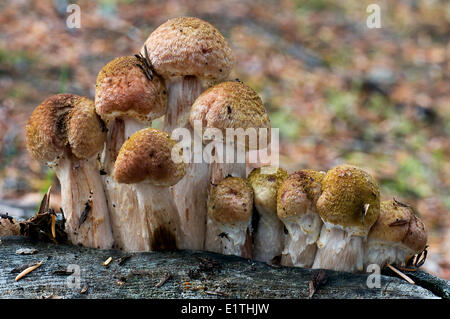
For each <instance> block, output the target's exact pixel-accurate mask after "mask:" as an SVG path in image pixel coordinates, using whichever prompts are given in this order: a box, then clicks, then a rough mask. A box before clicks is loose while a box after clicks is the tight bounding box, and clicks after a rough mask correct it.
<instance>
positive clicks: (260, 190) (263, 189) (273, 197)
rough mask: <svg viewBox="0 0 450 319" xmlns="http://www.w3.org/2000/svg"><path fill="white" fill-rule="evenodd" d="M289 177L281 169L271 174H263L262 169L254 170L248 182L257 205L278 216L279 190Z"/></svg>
mask: <svg viewBox="0 0 450 319" xmlns="http://www.w3.org/2000/svg"><path fill="white" fill-rule="evenodd" d="M287 176H288V173H287V172H286V171H285V170H284V169H282V168H280V167H279V168H277V170H276V171H275V172H274V173H271V174H263V172H262V170H261V168H260V167H258V168H255V169H254V170H252V172H251V173H250V174H249V175H248V181H249V183H250V185H251V186H252V188H253V193H254V196H255V205H257V206H262V207H265V208H266V210H268V211H270V212H271V213H273V214H274V215H276V214H277V192H278V188H279V187H280V185H281V183H282V182H283V181H284V180H285V179H286V178H287Z"/></svg>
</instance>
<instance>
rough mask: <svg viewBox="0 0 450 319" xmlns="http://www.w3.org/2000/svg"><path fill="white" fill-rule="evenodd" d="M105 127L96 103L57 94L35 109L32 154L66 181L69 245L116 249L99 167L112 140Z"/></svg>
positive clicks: (63, 183)
mask: <svg viewBox="0 0 450 319" xmlns="http://www.w3.org/2000/svg"><path fill="white" fill-rule="evenodd" d="M103 125H104V124H103V122H102V121H101V119H100V118H99V117H98V115H97V114H96V113H95V107H94V102H93V101H91V100H89V99H87V98H85V97H81V96H78V95H75V94H57V95H54V96H51V97H49V98H47V99H46V100H45V101H43V102H42V103H41V104H40V105H39V106H37V107H36V108H35V109H34V111H33V113H32V115H31V117H30V119H29V121H28V124H27V127H26V131H27V148H28V150H29V152H30V153H31V155H32V157H33V158H34V159H36V160H38V161H40V162H42V163H46V164H47V165H48V166H49V167H51V168H52V169H53V170H54V171H55V173H56V175H57V177H58V179H59V181H60V184H61V206H62V209H63V211H64V217H65V221H66V222H65V230H66V232H67V235H68V238H69V240H70V241H71V242H72V243H73V244H82V245H84V246H87V247H96V248H111V247H112V245H113V237H112V232H111V224H110V218H109V211H108V205H107V201H106V196H105V192H104V189H103V184H102V179H101V177H100V174H99V169H100V168H99V165H98V162H97V158H98V156H99V154H100V152H101V150H102V148H103V144H104V142H105V137H106V132H105V130H104V127H103Z"/></svg>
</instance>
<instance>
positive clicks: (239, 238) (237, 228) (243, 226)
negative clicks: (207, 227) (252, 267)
mask: <svg viewBox="0 0 450 319" xmlns="http://www.w3.org/2000/svg"><path fill="white" fill-rule="evenodd" d="M252 210H253V190H252V188H251V186H250V185H249V183H248V182H247V181H246V180H245V179H242V178H239V177H228V178H225V179H224V180H222V181H221V182H220V183H219V184H218V185H217V186H215V187H214V188H212V189H211V194H210V198H209V201H208V216H209V217H210V218H211V221H212V223H213V226H214V229H215V236H217V238H220V242H221V247H220V250H219V251H218V252H220V253H223V254H226V255H236V256H242V257H244V258H252V250H251V237H250V223H251V219H252V218H251V217H252Z"/></svg>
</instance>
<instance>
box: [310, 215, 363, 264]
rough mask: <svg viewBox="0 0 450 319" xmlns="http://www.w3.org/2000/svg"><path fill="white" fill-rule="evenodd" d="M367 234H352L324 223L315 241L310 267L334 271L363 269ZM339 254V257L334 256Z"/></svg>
mask: <svg viewBox="0 0 450 319" xmlns="http://www.w3.org/2000/svg"><path fill="white" fill-rule="evenodd" d="M366 236H367V234H366V235H365V236H364V235H361V234H356V233H355V234H352V233H350V232H348V231H346V230H343V229H342V228H341V227H339V226H336V225H333V224H330V223H324V225H323V226H322V230H321V232H320V238H319V240H318V241H317V247H318V250H317V253H316V257H315V259H314V263H313V266H312V268H314V269H317V268H324V269H332V270H336V271H347V272H361V271H363V257H364V254H363V248H364V242H365V238H366ZM336 256H339V258H336Z"/></svg>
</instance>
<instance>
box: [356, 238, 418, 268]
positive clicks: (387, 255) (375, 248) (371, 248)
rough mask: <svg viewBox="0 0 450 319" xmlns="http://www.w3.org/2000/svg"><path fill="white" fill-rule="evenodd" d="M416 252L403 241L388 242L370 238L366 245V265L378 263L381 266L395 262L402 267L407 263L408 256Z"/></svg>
mask: <svg viewBox="0 0 450 319" xmlns="http://www.w3.org/2000/svg"><path fill="white" fill-rule="evenodd" d="M414 254H415V252H414V251H413V250H412V249H410V248H408V247H406V246H405V245H403V244H402V243H394V244H393V243H388V242H386V241H382V240H370V239H369V240H368V241H367V243H366V247H365V255H364V267H367V266H368V265H370V264H377V265H380V266H381V267H384V266H386V265H387V264H395V265H398V266H400V267H404V266H405V265H406V261H407V260H408V257H410V256H413V255H414Z"/></svg>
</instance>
